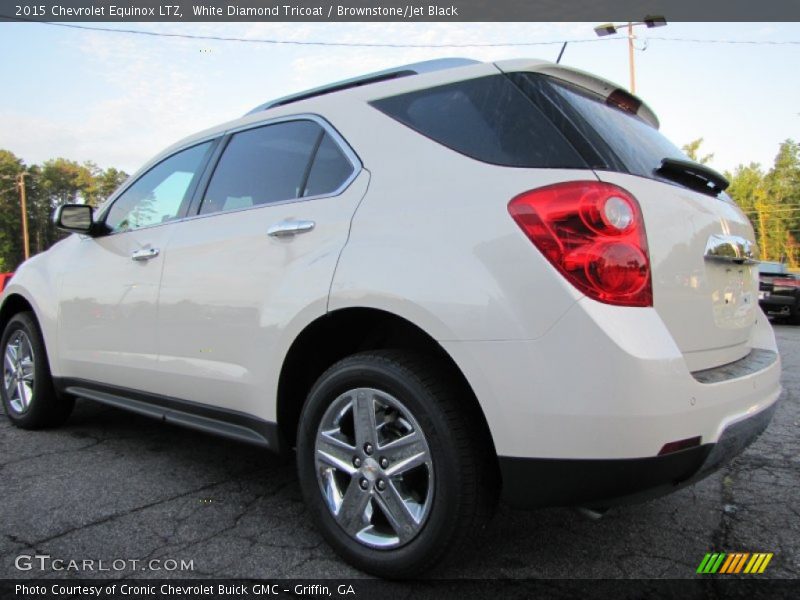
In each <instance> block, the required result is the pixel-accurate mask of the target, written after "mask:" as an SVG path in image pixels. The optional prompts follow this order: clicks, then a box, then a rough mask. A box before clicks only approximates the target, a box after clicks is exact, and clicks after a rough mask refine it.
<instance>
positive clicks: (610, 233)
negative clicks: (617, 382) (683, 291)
mask: <svg viewBox="0 0 800 600" xmlns="http://www.w3.org/2000/svg"><path fill="white" fill-rule="evenodd" d="M508 212H509V213H510V214H511V216H512V217H513V218H514V220H515V221H516V222H517V225H519V226H520V228H521V229H522V231H523V232H524V233H525V235H526V236H528V238H529V239H530V240H531V241H532V242H533V243H534V245H535V246H536V247H537V248H538V249H539V251H541V253H542V254H544V256H545V257H546V258H547V260H549V261H550V262H551V263H552V264H553V266H555V268H556V269H558V270H559V272H560V273H561V274H562V275H564V277H566V278H567V280H568V281H569V282H570V283H572V285H574V286H575V287H576V288H578V289H579V290H580V291H581V292H583V293H584V294H586V295H587V296H589V297H590V298H594V299H595V300H599V301H600V302H605V303H607V304H617V305H621V306H652V305H653V287H652V283H651V278H650V259H649V258H648V255H647V237H646V235H645V231H644V222H643V220H642V212H641V209H640V208H639V203H638V202H637V201H636V199H635V198H634V197H633V196H631V194H629V193H628V192H626V191H625V190H623V189H622V188H620V187H617V186H615V185H611V184H609V183H602V182H599V181H571V182H567V183H559V184H556V185H551V186H547V187H543V188H539V189H536V190H531V191H529V192H525V193H523V194H520V195H519V196H517V197H515V198H514V199H512V200H511V202H509V203H508Z"/></svg>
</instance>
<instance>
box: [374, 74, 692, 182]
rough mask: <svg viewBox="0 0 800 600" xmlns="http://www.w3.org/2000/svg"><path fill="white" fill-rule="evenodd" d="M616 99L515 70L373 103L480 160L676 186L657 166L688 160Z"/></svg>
mask: <svg viewBox="0 0 800 600" xmlns="http://www.w3.org/2000/svg"><path fill="white" fill-rule="evenodd" d="M618 95H619V94H618ZM621 97H623V100H624V98H625V97H627V98H628V99H629V100H630V102H625V101H622V102H618V103H614V102H609V101H607V99H606V97H605V96H601V95H599V94H595V93H593V92H591V91H589V90H586V89H584V88H581V87H579V86H576V85H572V84H570V83H567V82H564V81H562V80H560V79H556V78H553V77H550V76H548V75H543V74H541V73H529V72H520V73H509V74H505V75H492V76H488V77H481V78H478V79H471V80H467V81H460V82H457V83H452V84H448V85H443V86H438V87H433V88H428V89H425V90H419V91H416V92H411V93H407V94H402V95H399V96H393V97H390V98H383V99H381V100H376V101H373V102H372V105H373V106H374V107H375V108H377V109H379V110H381V111H382V112H384V113H386V114H387V115H389V116H390V117H393V118H394V119H397V120H398V121H400V122H401V123H403V124H405V125H407V126H409V127H411V128H412V129H414V130H416V131H418V132H419V133H421V134H423V135H425V136H427V137H429V138H431V139H433V140H434V141H436V142H439V143H440V144H443V145H445V146H447V147H449V148H452V149H453V150H456V151H457V152H460V153H462V154H466V155H467V156H470V157H472V158H475V159H477V160H480V161H483V162H487V163H491V164H496V165H504V166H510V167H528V168H536V167H539V168H576V169H586V168H591V169H600V170H607V171H616V172H620V173H629V174H632V175H638V176H641V177H648V178H650V179H658V180H661V181H666V182H669V183H673V184H674V183H675V179H674V178H673V179H669V178H668V177H666V176H664V175H663V173H658V172H657V169H659V168H660V167H661V161H662V160H663V159H665V158H671V159H679V160H689V159H688V157H687V156H686V155H685V154H684V153H683V152H682V151H681V150H680V148H678V147H677V146H675V144H673V143H672V142H670V141H669V140H668V139H667V138H666V137H665V136H663V135H662V134H661V133H660V132H659V131H658V129H656V128H655V127H653V126H652V125H650V124H649V123H648V122H646V121H644V120H643V119H641V118H640V117H638V116H637V115H636V114H635V112H633V111H631V110H630V109H631V108H636V103H637V102H638V101H636V99H635V98H633V97H630V96H629V95H628V94H621ZM626 105H627V106H626Z"/></svg>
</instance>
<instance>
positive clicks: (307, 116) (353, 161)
mask: <svg viewBox="0 0 800 600" xmlns="http://www.w3.org/2000/svg"><path fill="white" fill-rule="evenodd" d="M290 121H313V122H314V123H316V124H317V125H319V126H320V127H321V128H322V129H323V130H324V131H325V133H327V134H328V135H329V136H331V139H333V141H334V143H335V144H336V145H337V146H338V148H339V150H341V151H342V154H344V155H345V157H346V158H347V160H348V162H349V163H350V166H351V167H352V171H351V172H350V175H349V176H348V177H347V178H346V179H345V180H344V182H342V184H341V185H340V186H339V187H338V188H336V189H335V190H333V191H332V192H329V193H327V194H317V195H316V196H303V197H302V198H289V199H287V200H278V201H277V202H268V203H264V204H256V205H254V206H244V207H242V208H236V209H233V210H225V211H217V212H213V213H206V214H201V213H200V212H199V211H200V209H201V207H202V205H203V204H202V200H203V199H202V198H201V199H200V204H199V205H198V206H197V212H196V213H195V214H190V215H186V216H185V217H181V218H180V219H173V220H172V221H167V222H165V223H154V224H153V225H147V226H145V227H138V228H136V229H128V230H126V231H113V232H110V233H107V234H106V235H104V236H103V237H110V236H112V235H123V234H126V233H134V232H136V231H145V230H148V229H154V228H156V227H164V226H165V225H174V224H176V223H182V222H184V221H194V220H195V219H205V218H208V217H215V216H219V215H227V214H233V213H239V212H244V211H248V210H257V209H260V208H268V207H270V206H284V205H286V204H294V203H296V202H307V201H310V200H321V199H323V198H334V197H336V196H340V195H341V194H343V193H344V192H345V191H346V190H347V188H349V187H350V185H351V184H352V183H353V181H355V180H356V178H357V177H358V176H359V175H360V174H361V171H363V170H364V165H363V163H362V162H361V159H360V158H359V157H358V155H357V154H356V153H355V151H354V150H353V149H352V147H351V146H350V144H348V143H347V140H345V139H344V137H342V135H341V134H340V133H339V132H338V131H337V130H336V128H335V127H334V126H333V125H331V124H330V123H329V122H328V121H327V120H326V119H325V118H324V117H322V116H320V115H317V114H314V113H297V114H293V115H283V116H279V117H272V118H269V119H264V120H259V121H256V122H252V123H246V124H242V125H239V126H237V127H232V128H231V129H226V130H225V131H221V132H217V133H214V134H211V135H208V136H205V137H203V138H199V139H196V140H192V142H191V143H188V144H186V145H185V146H181V147H180V148H176V149H175V151H174V152H170V153H169V154H168V155H167V156H164V157H163V158H161V159H160V160H158V161H156V162H153V163H152V164H148V165H146V166H147V167H148V168H147V169H146V170H145V171H144V172H142V173H141V175H139V177H137V178H136V179H132V180H131V181H130V182H128V183H127V184H126V185H125V187H123V188H120V189H119V190H118V191H117V192H116V193H115V194H114V195H113V196H112V197H111V198H109V200H108V203H107V205H106V206H104V207H103V208H102V210H101V212H100V215H99V218H98V221H99V220H102V219H104V218H105V217H106V213H108V211H109V210H111V207H112V206H113V205H114V203H115V202H116V201H117V199H118V198H119V197H120V196H122V195H123V194H124V193H125V192H126V191H127V190H128V188H130V187H131V186H132V185H133V184H134V183H136V182H137V181H139V180H140V179H141V178H142V177H144V176H145V175H147V173H148V172H150V171H151V170H152V169H153V168H154V167H156V166H158V165H159V164H161V163H162V162H164V161H165V160H168V159H170V158H172V157H173V156H175V155H176V154H178V153H180V152H183V151H184V150H188V149H189V148H193V147H194V146H199V145H200V144H205V143H207V142H213V141H214V140H216V139H222V138H224V137H226V136H233V135H235V134H237V133H241V132H243V131H248V130H250V129H259V128H261V127H268V126H269V125H277V124H278V123H286V122H290ZM224 154H225V149H223V150H222V153H221V154H220V156H219V158H218V159H217V161H216V162H215V163H214V164H213V165H211V164H209V165H207V167H206V168H213V169H216V168H217V165H218V164H219V159H221V158H222V156H223V155H224ZM213 177H214V174H213V172H212V173H211V177H210V178H209V180H208V183H210V182H211V178H213ZM206 187H208V186H206ZM198 191H199V190H198ZM205 191H206V190H205V189H204V190H202V193H203V194H205ZM87 239H91V238H88V237H87Z"/></svg>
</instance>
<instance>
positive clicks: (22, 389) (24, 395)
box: [17, 379, 29, 409]
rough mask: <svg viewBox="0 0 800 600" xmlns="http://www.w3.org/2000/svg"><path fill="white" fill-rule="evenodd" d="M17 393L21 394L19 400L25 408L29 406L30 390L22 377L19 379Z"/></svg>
mask: <svg viewBox="0 0 800 600" xmlns="http://www.w3.org/2000/svg"><path fill="white" fill-rule="evenodd" d="M17 393H18V394H19V401H20V404H21V405H22V408H23V409H25V408H27V406H28V403H29V399H28V390H27V388H26V387H25V382H24V381H22V380H21V379H18V380H17Z"/></svg>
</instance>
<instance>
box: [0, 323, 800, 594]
mask: <svg viewBox="0 0 800 600" xmlns="http://www.w3.org/2000/svg"><path fill="white" fill-rule="evenodd" d="M775 330H776V334H777V337H778V343H779V345H780V348H781V353H782V357H783V385H784V388H785V391H784V395H783V398H782V401H781V404H780V406H779V407H778V410H777V412H776V415H775V418H774V420H773V422H772V424H771V425H770V427H769V429H768V430H767V431H766V432H765V433H764V434H763V435H762V436H761V438H760V439H759V440H758V441H757V442H756V443H755V444H753V445H752V446H751V447H750V448H748V449H747V450H746V451H745V452H744V453H743V454H742V455H741V456H739V457H738V458H737V459H736V460H735V461H734V462H733V463H731V464H729V465H728V466H726V467H725V468H723V469H722V470H721V471H719V472H717V473H715V474H714V475H713V476H711V477H709V478H707V479H705V480H703V481H701V482H700V483H698V484H696V485H694V486H690V487H688V488H685V489H683V490H680V491H678V492H676V493H674V494H672V495H670V496H667V497H664V498H660V499H657V500H653V501H650V502H647V503H644V504H639V505H635V506H627V507H621V508H616V509H614V510H612V511H611V512H609V513H608V514H607V515H606V516H605V517H604V518H603V519H601V520H599V521H591V520H587V519H585V518H583V517H581V516H580V515H579V514H578V513H577V512H576V511H574V510H571V509H548V510H539V511H535V512H524V511H517V510H512V509H510V508H508V507H505V506H501V507H500V508H499V510H498V514H497V516H496V517H495V519H494V521H493V522H492V525H491V527H490V529H489V531H488V532H487V534H486V536H485V538H484V539H483V540H482V541H481V544H480V546H481V548H480V549H479V550H478V551H477V552H475V553H474V556H473V558H472V559H471V560H469V561H468V562H462V563H460V564H455V565H451V566H447V567H445V568H442V569H439V570H437V571H436V573H435V574H434V575H435V576H437V577H439V576H441V577H446V578H495V577H503V578H517V577H525V578H528V577H530V578H562V577H564V578H574V577H587V578H615V577H624V578H634V577H643V578H650V577H674V578H683V577H692V576H694V572H695V569H696V568H697V565H698V564H699V562H700V560H701V559H702V557H703V555H704V554H705V553H706V552H708V551H714V550H717V551H730V552H733V551H745V552H774V553H775V556H774V558H773V560H772V562H771V563H770V565H769V568H768V569H767V571H766V573H765V574H764V575H762V576H761V577H777V578H796V577H798V576H799V575H800V494H798V489H800V452H798V450H800V441H798V426H799V425H800V406H799V404H798V403H799V402H800V327H791V326H786V325H777V324H776V325H775ZM0 457H1V458H0V478H1V479H0V481H2V485H0V528H2V529H1V530H0V533H2V536H0V578H16V577H59V578H61V577H115V578H116V577H156V578H163V577H225V578H240V577H241V578H275V577H288V578H326V577H334V578H349V577H363V576H364V575H363V574H361V573H360V572H358V571H356V570H354V569H352V568H350V567H349V566H347V565H346V564H345V563H344V562H342V561H341V560H339V559H338V557H337V556H336V555H335V554H334V553H333V551H332V550H330V548H329V547H328V546H327V545H326V544H325V542H324V541H323V540H322V538H321V536H320V535H319V534H318V533H317V532H316V531H315V529H314V527H313V526H312V525H311V523H310V522H309V519H308V515H307V514H306V510H305V507H304V505H303V501H302V498H301V495H300V489H299V486H298V483H297V478H296V476H295V473H294V465H293V464H292V463H290V462H282V461H281V460H279V459H278V458H276V457H274V456H272V455H270V454H268V453H265V452H264V451H263V450H260V449H258V448H255V447H251V446H247V445H242V444H237V443H235V442H230V441H226V440H223V439H218V438H214V437H211V436H208V435H204V434H201V433H198V432H193V431H190V430H186V429H181V428H178V427H175V426H171V425H166V424H163V423H160V422H157V421H153V420H149V419H146V418H144V417H140V416H137V415H133V414H129V413H125V412H122V411H119V410H116V409H112V408H108V407H104V406H100V405H97V404H94V403H91V402H88V401H79V402H78V404H77V406H76V410H75V412H74V414H73V416H72V417H71V418H70V420H69V421H68V422H67V424H66V425H65V426H64V427H62V428H60V429H57V430H49V431H35V432H31V431H21V430H18V429H16V428H14V427H12V426H11V425H10V424H9V423H8V421H7V420H6V419H5V418H2V419H1V420H0ZM20 554H49V555H50V556H52V557H53V558H63V559H66V560H69V559H79V560H81V559H95V560H100V559H102V560H103V561H104V562H106V563H108V564H110V563H111V561H113V560H114V559H120V558H122V559H140V560H142V561H147V560H149V559H154V558H160V559H165V558H170V559H176V560H178V561H180V560H181V559H184V560H193V562H194V567H195V568H194V571H191V572H177V571H175V572H168V571H163V570H161V571H141V570H133V569H130V568H128V569H125V570H121V571H110V572H102V573H98V572H94V573H93V572H87V571H84V572H80V573H78V572H74V571H69V572H67V571H62V572H53V571H39V570H38V569H35V568H34V569H33V570H30V571H24V572H23V571H18V570H16V568H15V566H14V559H15V557H17V556H18V555H20Z"/></svg>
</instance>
